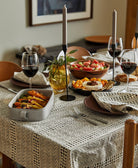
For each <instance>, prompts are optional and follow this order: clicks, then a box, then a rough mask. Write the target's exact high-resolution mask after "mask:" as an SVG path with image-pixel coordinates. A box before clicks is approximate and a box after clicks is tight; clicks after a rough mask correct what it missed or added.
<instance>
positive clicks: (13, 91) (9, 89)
mask: <svg viewBox="0 0 138 168" xmlns="http://www.w3.org/2000/svg"><path fill="white" fill-rule="evenodd" d="M0 87H1V88H4V89H6V90H8V91H10V92H12V93H15V94H16V93H18V92H17V91H15V90H13V89H11V88H7V87H5V86H3V85H0Z"/></svg>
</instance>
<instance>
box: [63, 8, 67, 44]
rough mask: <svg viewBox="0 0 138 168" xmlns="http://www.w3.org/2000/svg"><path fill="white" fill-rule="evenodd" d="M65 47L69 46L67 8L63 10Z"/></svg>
mask: <svg viewBox="0 0 138 168" xmlns="http://www.w3.org/2000/svg"><path fill="white" fill-rule="evenodd" d="M63 45H67V8H66V5H64V8H63Z"/></svg>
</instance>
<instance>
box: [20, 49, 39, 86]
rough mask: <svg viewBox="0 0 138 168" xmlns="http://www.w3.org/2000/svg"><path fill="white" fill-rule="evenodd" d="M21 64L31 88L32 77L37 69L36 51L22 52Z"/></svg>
mask: <svg viewBox="0 0 138 168" xmlns="http://www.w3.org/2000/svg"><path fill="white" fill-rule="evenodd" d="M21 66H22V69H23V72H24V74H25V75H26V76H27V77H29V87H30V88H32V77H33V76H35V74H36V73H37V71H38V67H39V58H38V55H37V53H36V52H32V51H29V52H24V53H23V54H22V61H21Z"/></svg>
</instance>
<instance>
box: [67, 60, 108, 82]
mask: <svg viewBox="0 0 138 168" xmlns="http://www.w3.org/2000/svg"><path fill="white" fill-rule="evenodd" d="M105 66H106V67H107V68H105V69H103V70H96V71H84V70H75V69H71V68H70V72H71V74H72V75H73V76H74V77H75V78H77V79H82V78H84V77H87V78H101V77H103V76H104V75H105V74H106V73H107V71H108V70H109V68H110V65H109V64H108V63H105Z"/></svg>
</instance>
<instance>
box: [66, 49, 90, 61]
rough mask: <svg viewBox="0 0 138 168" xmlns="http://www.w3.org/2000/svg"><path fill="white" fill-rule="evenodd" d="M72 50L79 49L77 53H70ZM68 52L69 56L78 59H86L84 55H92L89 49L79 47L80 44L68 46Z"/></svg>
mask: <svg viewBox="0 0 138 168" xmlns="http://www.w3.org/2000/svg"><path fill="white" fill-rule="evenodd" d="M72 50H77V51H76V52H75V53H73V54H69V52H70V51H72ZM67 54H68V55H69V56H73V57H75V58H76V59H77V61H81V60H84V59H83V58H82V56H90V55H91V53H90V52H89V51H88V50H87V49H85V48H83V47H79V46H70V47H68V48H67Z"/></svg>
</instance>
